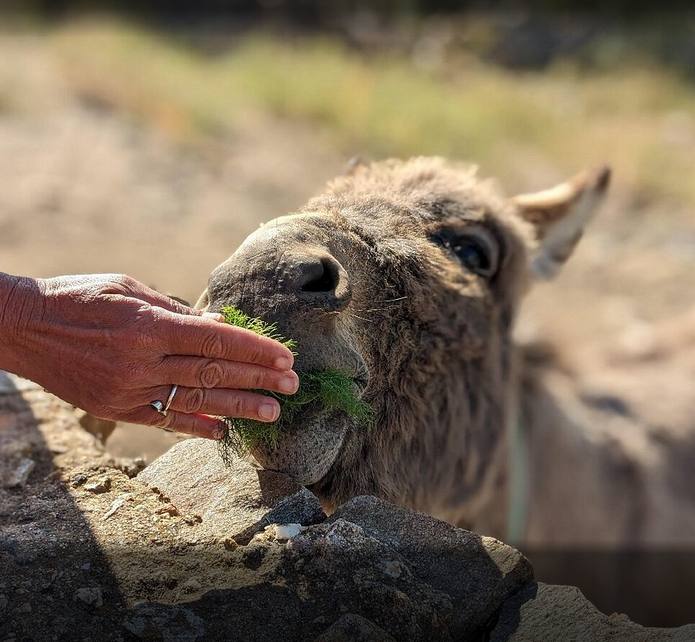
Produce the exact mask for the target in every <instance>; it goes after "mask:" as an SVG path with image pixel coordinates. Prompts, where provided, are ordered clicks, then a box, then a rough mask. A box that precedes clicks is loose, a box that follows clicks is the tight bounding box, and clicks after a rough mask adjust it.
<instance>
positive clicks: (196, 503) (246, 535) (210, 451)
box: [137, 439, 325, 544]
mask: <svg viewBox="0 0 695 642" xmlns="http://www.w3.org/2000/svg"><path fill="white" fill-rule="evenodd" d="M137 480H138V481H141V482H144V483H145V484H147V485H149V486H151V487H153V488H156V489H157V490H159V491H160V492H161V493H163V494H164V495H165V496H166V497H167V498H169V499H170V500H171V502H172V503H173V504H174V505H175V506H176V508H177V509H178V510H179V511H180V512H181V513H182V514H183V513H196V514H198V515H200V516H201V518H202V526H203V527H204V529H205V531H206V532H208V533H210V534H212V535H214V536H215V537H217V538H219V539H220V540H224V539H229V538H231V539H234V540H235V541H236V542H237V543H239V544H246V543H248V542H249V541H250V540H251V538H252V537H253V536H254V535H255V534H256V533H259V532H261V531H263V530H264V528H265V527H266V526H268V525H269V524H272V523H277V524H288V523H296V524H301V525H304V526H306V525H309V524H314V523H317V522H319V521H321V520H322V519H323V518H324V517H325V515H324V513H323V511H322V509H321V505H320V504H319V501H318V499H317V498H316V497H315V496H314V495H313V494H312V493H310V492H309V491H308V490H307V489H305V488H303V487H301V486H299V485H298V484H296V483H295V482H294V481H292V480H291V479H290V478H289V477H287V476H286V475H282V474H280V473H275V472H271V471H265V470H258V469H257V468H254V467H253V466H252V465H251V464H250V463H249V462H247V461H245V460H243V459H234V460H233V461H232V465H231V467H229V468H227V467H225V465H224V463H223V462H222V459H221V458H220V456H219V453H218V451H217V444H216V443H215V442H213V441H210V440H207V439H187V440H185V441H182V442H180V443H178V444H176V445H175V446H173V447H172V448H171V449H170V450H169V451H168V452H166V453H165V454H164V455H162V456H161V457H159V459H156V460H155V461H154V462H152V463H151V464H150V465H149V466H148V467H147V468H145V470H143V471H142V472H141V473H140V474H139V475H138V476H137Z"/></svg>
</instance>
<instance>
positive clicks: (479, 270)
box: [451, 236, 492, 276]
mask: <svg viewBox="0 0 695 642" xmlns="http://www.w3.org/2000/svg"><path fill="white" fill-rule="evenodd" d="M451 251H452V252H453V253H454V254H455V255H456V256H457V257H458V259H459V261H461V263H462V264H463V266H464V267H465V268H466V269H468V270H470V271H471V272H475V273H476V274H480V275H481V276H490V273H491V271H492V260H491V258H490V254H489V251H488V249H487V248H486V247H485V245H484V244H483V243H482V242H480V241H478V239H476V238H473V237H472V236H469V237H463V238H461V239H459V240H457V241H456V242H455V243H454V244H452V245H451Z"/></svg>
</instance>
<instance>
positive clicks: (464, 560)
mask: <svg viewBox="0 0 695 642" xmlns="http://www.w3.org/2000/svg"><path fill="white" fill-rule="evenodd" d="M337 519H342V520H347V521H349V522H352V523H354V524H358V525H359V526H361V527H362V528H363V529H364V530H365V532H366V533H368V534H369V535H371V536H373V537H375V538H377V539H379V540H380V541H382V542H384V543H385V544H387V545H389V546H390V547H392V548H393V549H394V550H395V551H397V552H398V553H399V555H402V556H403V558H405V559H406V560H407V563H408V566H409V567H410V568H411V569H412V570H413V572H414V573H415V574H416V575H417V576H418V577H420V578H421V579H423V580H425V581H426V582H427V583H428V584H429V585H430V586H432V587H434V588H436V589H438V590H441V591H444V592H446V593H447V594H448V595H449V596H450V597H451V599H452V601H453V604H454V607H455V608H454V610H455V615H454V620H455V628H456V629H457V630H459V631H460V632H461V633H463V634H466V633H470V632H472V631H473V630H475V629H477V628H479V627H481V626H482V625H484V624H485V622H486V621H487V620H488V619H489V618H490V617H491V616H492V615H493V614H494V613H495V612H496V610H497V609H498V608H499V607H500V605H501V604H502V602H503V601H504V600H505V599H506V598H507V597H509V596H510V595H511V594H513V593H514V592H515V591H517V590H519V588H521V587H522V586H523V585H524V584H525V583H527V582H528V581H530V580H531V579H532V578H533V570H532V569H531V566H530V564H529V563H528V561H527V560H526V558H525V557H524V556H523V555H521V553H519V551H517V550H516V549H514V548H512V547H511V546H507V545H506V544H503V543H502V542H499V541H497V540H496V539H493V538H491V537H481V536H480V535H477V534H475V533H471V532H470V531H466V530H463V529H460V528H455V527H453V526H451V525H450V524H447V523H445V522H442V521H439V520H436V519H433V518H432V517H429V516H428V515H423V514H421V513H414V512H412V511H408V510H405V509H403V508H399V507H397V506H393V505H391V504H388V503H386V502H383V501H381V500H378V499H377V498H375V497H356V498H354V499H352V500H350V501H348V502H346V503H345V504H343V506H341V507H340V508H339V509H338V510H337V511H336V512H335V513H334V514H333V515H332V516H331V518H330V521H333V520H337ZM463 577H465V582H462V581H461V578H463Z"/></svg>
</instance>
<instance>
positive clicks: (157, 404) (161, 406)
mask: <svg viewBox="0 0 695 642" xmlns="http://www.w3.org/2000/svg"><path fill="white" fill-rule="evenodd" d="M150 406H151V407H152V408H154V409H155V410H156V411H157V412H158V413H159V414H160V415H164V416H165V417H166V414H167V413H166V410H164V402H163V401H159V399H157V401H151V402H150Z"/></svg>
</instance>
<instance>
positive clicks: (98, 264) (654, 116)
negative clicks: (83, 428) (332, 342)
mask: <svg viewBox="0 0 695 642" xmlns="http://www.w3.org/2000/svg"><path fill="white" fill-rule="evenodd" d="M227 44H228V47H227V48H226V49H224V50H222V51H221V52H217V53H214V54H212V53H209V52H206V51H204V50H202V49H201V48H195V47H193V46H191V45H190V44H187V43H186V42H185V41H183V40H181V39H180V38H175V37H172V36H166V35H163V34H162V33H154V32H150V31H147V30H144V29H141V28H137V27H133V26H129V25H126V24H124V23H117V22H103V21H102V22H98V23H95V22H91V23H90V22H83V23H75V24H72V25H66V26H63V27H61V28H57V29H53V30H47V31H44V32H41V33H39V32H24V33H23V34H12V33H6V34H4V35H1V36H0V175H2V176H3V189H2V191H1V192H0V252H2V256H3V265H2V268H3V269H4V270H7V271H10V272H16V273H26V274H32V275H40V276H44V275H50V274H57V273H64V272H88V271H117V272H128V273H130V274H132V275H133V276H135V277H137V278H140V279H141V280H143V281H145V282H147V283H150V284H153V285H156V286H157V287H159V288H160V289H162V290H164V291H168V292H173V293H176V294H179V295H182V296H184V297H187V298H189V299H195V297H196V296H197V294H198V292H199V291H200V290H202V288H203V287H204V285H205V280H206V278H207V275H208V273H209V272H210V270H211V269H212V268H213V267H214V266H215V265H216V264H217V263H219V262H220V261H221V260H223V259H224V258H226V256H227V255H229V254H230V253H231V252H232V251H233V250H234V249H235V247H236V245H237V244H238V242H239V241H240V240H241V239H242V238H243V237H244V236H245V235H246V234H248V233H249V232H250V231H251V230H253V229H254V228H255V227H256V226H257V224H258V223H259V222H260V221H262V220H267V219H269V218H272V217H275V216H277V215H280V214H282V213H284V212H287V211H291V210H293V209H295V208H296V207H297V206H298V205H300V204H301V202H302V201H303V200H305V199H306V198H307V197H308V196H309V195H310V194H311V193H312V192H315V191H317V190H319V189H320V188H321V185H322V183H323V182H324V181H325V180H326V179H328V178H330V177H331V176H332V175H334V174H335V173H337V172H339V171H341V168H342V166H343V163H344V161H345V160H346V159H347V158H349V157H350V156H352V155H354V154H361V155H365V156H371V157H374V158H379V157H383V156H408V155H412V154H441V155H446V156H450V157H454V158H458V159H464V160H472V161H475V162H477V163H479V164H480V166H481V173H482V174H484V175H487V176H496V177H498V178H499V179H500V181H501V182H502V184H503V185H504V186H505V188H506V189H507V191H508V192H510V193H511V192H513V191H515V190H531V189H536V188H543V187H546V186H548V185H549V184H552V183H553V182H554V181H557V180H561V179H562V178H564V177H565V176H566V175H567V174H570V173H573V172H575V171H576V170H578V169H581V168H582V167H584V166H587V165H592V164H596V163H599V162H608V163H610V164H611V165H612V166H613V168H614V171H615V183H614V186H613V188H612V194H611V198H610V200H609V203H608V206H607V207H606V209H605V211H604V212H603V214H602V215H601V217H600V219H599V220H598V221H597V222H596V223H595V224H594V226H593V227H592V228H591V231H590V233H589V234H588V235H587V237H586V238H585V240H584V241H583V242H582V245H581V247H580V249H579V252H578V254H577V256H576V257H575V258H574V259H573V261H572V262H571V263H570V265H569V266H568V268H567V270H566V271H565V272H564V273H563V274H562V276H561V277H560V279H559V281H557V282H556V283H555V284H552V285H547V286H542V287H540V288H539V289H538V291H537V292H535V293H534V294H533V296H532V300H531V301H530V305H529V307H528V312H527V313H526V316H525V323H524V326H525V327H526V328H532V329H533V331H534V332H535V333H536V334H539V335H542V336H544V337H547V338H549V339H551V340H552V341H554V342H555V343H556V344H558V345H560V346H562V348H563V350H564V351H565V352H566V353H567V354H568V355H569V356H570V358H571V356H572V355H573V354H574V355H575V356H577V358H579V355H580V354H581V353H582V351H583V350H584V348H585V347H586V346H587V345H589V344H591V343H592V342H594V341H595V340H596V339H597V338H604V337H614V338H615V341H617V342H619V341H621V340H623V338H625V336H627V335H628V334H630V333H631V332H632V333H633V335H634V331H635V329H638V330H639V329H640V328H643V327H644V326H645V324H648V323H649V322H651V321H654V320H659V319H664V318H668V317H670V316H674V315H677V314H679V313H681V312H684V311H686V310H687V309H688V308H689V307H690V306H692V304H693V295H692V294H691V292H690V283H691V282H692V276H691V275H692V273H693V270H694V269H695V180H693V179H694V178H695V154H693V149H695V86H694V85H693V84H691V83H689V82H687V81H686V80H684V79H683V78H681V77H680V76H679V74H678V73H677V72H676V71H674V70H671V69H669V68H665V67H662V66H659V65H657V64H656V63H655V62H653V61H651V60H648V59H646V58H640V57H634V56H633V57H630V61H629V62H628V60H627V58H625V57H621V56H618V57H616V58H614V59H613V60H612V61H611V62H610V64H603V65H598V66H595V67H586V66H585V65H582V64H579V63H578V62H576V61H571V60H564V61H561V62H556V63H554V64H553V65H551V66H550V67H549V68H548V69H546V70H545V71H542V72H541V71H536V72H529V71H525V72H519V71H510V70H505V69H502V68H500V67H498V66H495V65H492V64H489V63H486V62H484V61H483V60H482V59H481V58H480V57H478V56H476V55H474V54H473V53H471V52H470V51H455V52H453V53H449V54H447V56H446V57H444V58H439V59H436V60H434V59H433V58H432V56H426V55H423V54H422V52H421V51H420V53H419V54H418V55H417V56H416V55H413V56H410V57H405V56H403V55H401V54H398V55H397V54H396V53H395V52H390V51H388V50H387V49H386V50H380V51H365V52H358V51H355V50H351V49H348V48H346V46H344V45H342V44H340V43H339V42H337V41H334V40H329V39H326V38H314V37H308V36H307V37H299V36H294V37H292V38H291V39H290V38H287V37H286V38H278V37H277V36H271V35H269V34H262V33H258V34H247V35H245V36H243V37H241V36H239V37H234V38H232V37H230V39H229V42H228V43H227ZM153 438H154V439H155V440H159V439H160V437H159V434H158V433H157V435H156V436H155V437H153ZM115 439H118V436H117V435H116V437H115ZM157 444H159V441H157ZM138 447H140V446H138ZM159 447H160V446H159V445H157V446H156V448H159ZM156 448H155V450H156ZM146 449H147V448H146Z"/></svg>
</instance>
